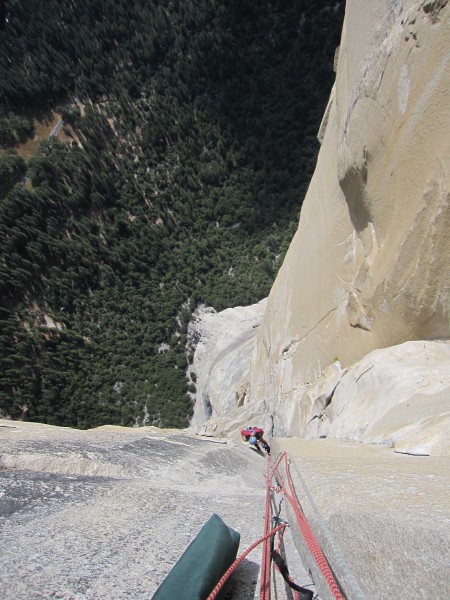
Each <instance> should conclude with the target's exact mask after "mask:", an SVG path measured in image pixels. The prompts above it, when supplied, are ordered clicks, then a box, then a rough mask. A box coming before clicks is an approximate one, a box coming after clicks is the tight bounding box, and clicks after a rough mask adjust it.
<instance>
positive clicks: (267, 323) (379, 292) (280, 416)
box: [250, 0, 450, 435]
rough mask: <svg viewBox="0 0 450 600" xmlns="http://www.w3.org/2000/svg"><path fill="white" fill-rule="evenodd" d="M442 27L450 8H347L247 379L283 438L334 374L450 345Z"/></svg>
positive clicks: (350, 2) (362, 4)
mask: <svg viewBox="0 0 450 600" xmlns="http://www.w3.org/2000/svg"><path fill="white" fill-rule="evenodd" d="M449 24H450V6H449V5H448V3H447V1H446V0H437V1H434V2H425V1H423V0H421V1H417V0H415V1H414V0H404V1H400V0H390V1H388V0H347V8H346V17H345V22H344V27H343V35H342V41H341V47H340V53H339V62H338V68H337V77H336V84H335V87H334V89H333V92H332V94H331V98H330V105H329V110H328V117H327V123H326V128H324V127H322V134H321V137H322V135H323V141H322V147H321V151H320V154H319V159H318V163H317V167H316V171H315V174H314V177H313V179H312V181H311V185H310V188H309V190H308V193H307V196H306V199H305V202H304V204H303V208H302V212H301V218H300V224H299V228H298V231H297V233H296V235H295V237H294V239H293V241H292V243H291V246H290V249H289V251H288V254H287V256H286V258H285V261H284V263H283V266H282V268H281V270H280V272H279V274H278V277H277V279H276V282H275V284H274V286H273V288H272V291H271V294H270V296H269V300H268V306H267V310H266V314H265V317H264V321H263V324H262V325H261V327H260V329H259V331H258V338H257V345H256V349H255V352H254V354H253V359H252V366H251V371H250V397H251V401H252V402H255V403H256V404H259V405H260V404H261V402H264V404H265V405H266V406H268V408H269V412H270V413H272V415H273V418H274V426H275V432H276V433H277V434H279V435H283V434H291V435H295V434H298V433H299V429H298V423H297V421H298V410H299V408H298V402H299V400H300V399H301V397H302V396H303V394H304V391H305V390H306V389H307V387H308V386H309V385H310V384H311V383H312V382H313V381H315V380H316V379H317V378H318V377H319V376H320V375H321V373H322V372H323V370H324V369H325V368H326V367H327V365H330V364H331V363H332V362H333V361H334V360H336V359H338V360H339V361H340V363H341V364H342V365H343V366H344V367H345V366H348V365H350V364H352V363H354V362H356V361H357V360H359V359H360V358H361V357H363V356H364V355H365V354H367V353H368V352H370V351H372V350H373V349H376V348H385V347H388V346H392V345H395V344H399V343H401V342H404V341H407V340H414V339H427V340H431V339H448V338H449V334H450V332H449V313H450V310H449V308H450V307H449V305H450V291H449V282H450V260H449V256H450V235H449V225H450V202H449V179H450V108H449V107H450V95H449V93H450V27H449ZM324 129H325V131H323V130H324Z"/></svg>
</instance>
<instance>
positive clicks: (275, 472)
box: [268, 452, 344, 600]
mask: <svg viewBox="0 0 450 600" xmlns="http://www.w3.org/2000/svg"><path fill="white" fill-rule="evenodd" d="M268 462H269V464H270V465H271V466H272V477H274V476H276V479H277V481H278V484H279V486H280V488H281V490H282V491H283V494H284V497H285V498H286V499H287V500H288V502H289V504H290V505H291V508H292V510H293V511H294V514H295V516H296V519H297V524H298V526H299V529H300V531H301V533H302V535H303V538H304V540H305V542H306V545H307V546H308V549H309V551H310V552H311V554H312V556H313V557H314V560H315V561H316V564H317V566H318V567H319V569H320V571H321V573H322V575H323V576H324V579H325V581H326V582H327V584H328V587H329V588H330V590H331V592H332V594H333V596H334V598H335V599H336V600H344V596H343V595H342V593H341V591H340V588H339V585H338V583H337V581H336V579H335V577H334V575H333V573H332V571H331V568H330V565H329V564H328V561H327V559H326V557H325V555H324V553H323V551H322V549H321V547H320V545H319V542H318V541H317V538H316V537H315V535H314V533H313V531H312V529H311V526H310V525H309V523H308V521H307V519H306V517H305V515H304V513H303V511H302V510H301V508H300V506H299V503H298V501H297V498H296V494H295V489H294V484H293V482H292V478H291V474H290V470H289V464H288V459H287V453H286V452H283V453H282V454H281V455H280V456H279V458H278V460H277V462H276V464H275V465H273V464H272V461H271V460H270V457H269V460H268ZM281 462H283V463H284V468H285V477H284V479H285V480H286V482H287V485H288V487H289V491H288V490H287V489H286V486H285V484H284V479H283V476H282V475H281V473H280V471H279V467H280V464H281Z"/></svg>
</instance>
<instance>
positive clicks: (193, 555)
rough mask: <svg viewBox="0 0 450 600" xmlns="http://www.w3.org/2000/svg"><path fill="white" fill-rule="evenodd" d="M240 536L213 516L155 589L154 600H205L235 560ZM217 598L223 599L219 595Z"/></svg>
mask: <svg viewBox="0 0 450 600" xmlns="http://www.w3.org/2000/svg"><path fill="white" fill-rule="evenodd" d="M240 539H241V536H240V534H239V532H237V531H235V530H234V529H232V528H231V527H228V526H227V525H225V523H224V522H223V521H222V519H221V518H220V517H219V516H218V515H216V514H213V515H212V516H211V517H210V519H209V520H208V521H207V522H206V523H205V524H204V525H203V527H202V529H201V530H200V532H199V533H198V535H197V537H196V538H195V539H194V540H193V541H192V542H191V543H190V544H189V546H188V547H187V548H186V550H185V551H184V552H183V554H182V555H181V557H180V559H179V560H178V562H177V563H176V564H175V565H174V566H173V568H172V570H171V571H170V573H169V574H168V575H167V577H166V578H165V579H164V581H163V582H162V584H161V585H160V586H159V588H158V589H157V590H156V593H155V595H154V596H153V600H205V599H206V598H207V597H208V596H209V594H210V593H211V592H212V591H213V589H214V588H215V587H216V585H217V583H218V582H219V579H220V578H221V577H222V575H223V574H224V573H225V571H226V570H227V569H228V567H229V566H230V565H231V564H232V563H233V562H234V560H235V559H236V555H237V552H238V548H239V541H240ZM223 591H224V589H223V588H222V590H221V593H220V594H219V595H218V598H221V597H223V594H222V592H223Z"/></svg>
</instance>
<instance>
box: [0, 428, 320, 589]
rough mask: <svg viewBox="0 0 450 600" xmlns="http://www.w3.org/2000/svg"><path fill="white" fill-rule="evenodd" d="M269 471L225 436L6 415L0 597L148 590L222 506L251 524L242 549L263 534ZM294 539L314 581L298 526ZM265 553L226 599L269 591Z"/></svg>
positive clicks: (238, 525)
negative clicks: (262, 588)
mask: <svg viewBox="0 0 450 600" xmlns="http://www.w3.org/2000/svg"><path fill="white" fill-rule="evenodd" d="M5 457H6V458H7V461H4V458H5ZM5 462H7V464H8V465H9V466H8V467H5ZM89 463H91V464H92V469H89V468H87V466H88V464H89ZM263 470H264V461H263V459H262V457H261V456H259V455H257V454H255V453H254V452H252V451H250V450H248V449H247V448H245V447H243V446H242V445H235V444H227V443H226V442H225V441H224V440H219V439H216V440H206V439H204V438H203V439H202V438H195V437H193V436H188V435H186V434H184V433H182V432H175V431H169V430H158V429H156V428H151V427H149V428H140V429H123V428H120V427H102V428H99V429H96V430H91V431H76V430H72V429H69V428H58V427H51V426H47V425H39V424H31V423H19V422H12V421H3V420H1V421H0V537H1V545H0V598H2V600H42V599H44V598H55V599H59V600H74V599H77V600H104V599H105V598H111V599H113V598H117V599H118V598H121V599H122V598H133V599H134V598H147V599H148V598H150V597H151V596H152V594H153V593H154V592H155V590H156V588H157V587H158V585H159V584H160V583H161V582H162V580H163V579H164V577H165V575H166V574H167V573H168V571H169V570H170V568H171V567H172V565H173V564H174V563H175V562H176V561H177V560H178V558H179V557H180V555H181V554H182V552H183V551H184V549H185V548H186V546H187V545H188V544H189V543H190V541H191V540H192V539H193V538H194V537H195V535H196V534H197V533H198V531H199V530H200V529H201V527H202V526H203V525H204V523H205V522H206V521H207V520H208V518H209V517H210V516H211V514H212V513H213V512H215V513H217V514H218V515H219V516H220V517H222V518H223V520H224V521H225V522H226V523H227V525H229V526H231V527H234V528H235V529H237V530H238V531H239V532H240V534H241V544H240V553H241V552H243V551H244V550H245V549H246V548H248V547H249V546H250V545H251V544H252V543H253V542H254V541H255V540H257V539H258V538H260V537H261V536H262V533H263V530H264V521H263V517H264V502H265V501H264V496H265V492H264V490H265V484H264V478H263V475H262V473H263ZM93 472H95V473H96V475H93V474H92V473H93ZM86 473H90V474H86ZM286 548H287V551H288V560H289V563H290V564H291V561H292V566H291V569H292V571H293V575H294V576H295V577H296V578H300V579H301V581H303V583H305V582H306V581H310V579H309V576H308V575H307V574H306V573H305V572H304V570H302V568H301V566H300V565H299V560H298V555H297V553H296V551H295V548H294V547H293V544H292V542H291V539H290V536H289V535H287V536H286ZM260 563H261V550H260V548H258V549H256V550H254V551H253V552H252V553H251V554H249V555H248V558H247V559H246V560H245V561H244V562H243V563H242V564H241V566H240V567H239V569H238V570H237V571H236V572H235V574H234V575H233V578H232V581H231V586H230V592H229V595H227V598H235V599H242V600H252V599H253V598H254V597H259V586H258V584H257V582H258V577H259V570H260ZM277 585H278V586H280V581H279V580H278V583H277ZM277 597H278V598H285V597H286V596H285V595H284V594H282V593H281V591H280V588H279V589H278V595H277Z"/></svg>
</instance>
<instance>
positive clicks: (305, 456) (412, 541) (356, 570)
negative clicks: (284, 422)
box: [272, 439, 450, 600]
mask: <svg viewBox="0 0 450 600" xmlns="http://www.w3.org/2000/svg"><path fill="white" fill-rule="evenodd" d="M272 449H273V452H278V451H280V450H287V452H288V454H289V457H290V459H291V473H292V477H293V481H294V485H295V487H296V490H297V494H298V497H299V499H300V502H301V505H302V508H303V511H304V513H305V515H306V517H307V519H308V521H309V523H310V524H311V526H312V528H313V531H314V533H315V535H316V537H317V539H318V540H319V542H320V545H321V547H322V548H323V550H324V552H325V554H326V556H327V558H328V560H329V562H330V564H331V566H332V569H333V571H334V573H335V574H336V576H337V578H338V581H339V583H340V584H341V586H342V588H343V589H344V591H345V593H346V595H347V597H348V598H349V599H351V600H372V599H374V598H379V597H387V598H390V599H391V600H405V598H408V600H422V599H423V598H434V599H435V600H446V599H447V598H448V584H449V579H448V572H449V571H448V566H449V561H450V531H449V528H448V523H449V519H450V489H449V485H448V482H449V476H450V461H449V460H448V458H440V457H417V456H404V455H399V454H395V453H394V452H393V451H392V450H390V449H388V448H383V447H380V446H368V445H365V444H357V443H355V442H353V443H349V442H347V443H346V442H342V441H341V442H339V441H336V440H328V439H327V440H313V441H305V440H299V439H276V440H273V441H272ZM288 513H289V522H290V526H291V530H292V533H293V536H294V539H295V543H296V545H297V548H298V549H299V551H300V554H301V556H302V558H303V560H304V561H305V564H307V565H309V568H310V569H311V571H312V572H313V574H314V580H315V582H316V585H317V587H318V591H319V593H320V595H321V597H322V598H324V599H330V600H331V599H332V598H333V596H332V595H331V593H330V591H329V588H328V586H327V584H326V583H325V581H324V579H323V577H322V576H321V575H320V574H319V572H318V570H317V567H316V566H315V563H314V561H313V560H312V559H311V557H310V554H309V552H308V551H307V549H306V546H305V543H304V541H303V538H302V536H301V535H300V532H299V528H298V527H297V526H296V525H295V523H296V519H295V516H294V515H293V514H292V511H291V510H289V511H288Z"/></svg>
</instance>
